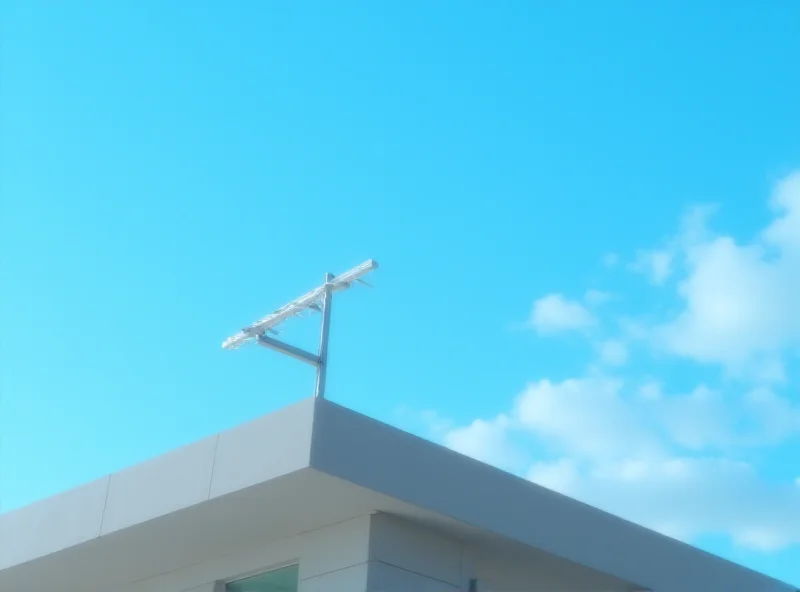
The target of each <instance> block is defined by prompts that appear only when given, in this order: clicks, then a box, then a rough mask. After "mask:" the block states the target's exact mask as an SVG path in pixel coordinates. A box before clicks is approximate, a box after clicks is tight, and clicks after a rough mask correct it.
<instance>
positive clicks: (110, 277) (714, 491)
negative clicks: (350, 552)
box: [0, 0, 800, 584]
mask: <svg viewBox="0 0 800 592" xmlns="http://www.w3.org/2000/svg"><path fill="white" fill-rule="evenodd" d="M431 4H432V3H429V2H411V1H407V2H402V3H394V4H391V5H390V4H388V3H380V6H378V4H375V3H368V2H336V3H324V2H317V3H314V2H307V3H302V4H301V3H259V2H251V3H247V2H240V3H236V4H235V6H223V4H221V3H208V2H192V3H189V2H174V3H162V2H143V1H138V2H122V1H120V2H114V3H108V2H90V1H82V2H73V3H69V6H67V4H66V3H61V4H57V3H49V2H36V1H26V2H22V1H20V0H11V1H10V2H5V3H4V4H3V8H2V11H3V12H2V22H3V27H4V30H3V33H2V34H3V39H4V42H3V56H2V59H3V71H2V82H3V93H2V97H1V98H0V107H1V109H0V117H1V118H2V130H3V131H2V146H1V147H0V149H1V150H2V154H1V156H2V163H3V172H2V186H1V187H0V190H1V191H2V193H1V194H0V199H1V200H2V201H1V202H0V205H1V206H2V217H0V225H1V227H0V230H1V232H0V241H2V242H0V249H2V253H3V260H2V268H1V269H2V283H3V286H4V287H5V289H4V290H3V293H2V299H3V305H2V307H0V319H1V321H2V344H1V347H2V359H3V364H2V373H1V374H0V381H1V382H0V387H1V388H2V391H1V395H2V399H1V402H0V405H1V406H0V410H1V412H0V429H2V449H1V450H0V504H1V507H2V508H3V509H4V510H8V509H11V508H15V507H19V506H21V505H24V504H26V503H29V502H31V501H34V500H36V499H39V498H42V497H45V496H48V495H51V494H53V493H55V492H57V491H59V490H62V489H64V488H68V487H72V486H75V485H78V484H80V483H82V482H84V481H87V480H90V479H93V478H96V477H98V476H100V475H103V474H105V473H108V472H111V471H114V470H117V469H120V468H121V467H124V466H126V465H129V464H131V463H134V462H137V461H140V460H143V459H146V458H148V457H150V456H153V455H156V454H159V453H162V452H165V451H166V450H168V449H170V448H173V447H175V446H178V445H181V444H184V443H187V442H190V441H192V440H195V439H197V438H200V437H202V436H204V435H207V434H210V433H213V432H216V431H219V430H221V429H224V428H228V427H230V426H233V425H235V424H237V423H239V422H242V421H244V420H247V419H249V418H252V417H255V416H258V415H260V414H263V413H266V412H268V411H270V410H274V409H276V408H279V407H281V406H283V405H285V404H288V403H290V402H292V401H294V400H297V399H299V398H302V397H305V396H308V395H310V394H311V392H312V388H313V373H311V372H309V371H308V369H307V368H306V367H304V366H302V365H300V364H297V363H295V362H294V361H292V360H286V359H283V358H282V357H280V356H277V355H272V354H270V353H268V352H264V351H255V350H254V349H252V348H245V349H243V350H240V351H237V352H235V353H231V352H224V351H222V350H221V349H220V343H221V341H222V340H223V339H224V338H225V337H226V336H227V335H228V334H229V333H231V332H234V331H235V330H237V329H238V328H239V327H241V326H242V325H244V324H246V323H248V322H250V321H253V320H255V319H257V318H259V317H260V316H262V315H263V314H265V313H266V312H269V310H271V309H272V308H274V307H276V306H278V305H281V304H283V303H284V302H285V301H286V300H289V299H291V298H294V297H295V296H298V295H300V294H301V293H303V292H304V291H305V290H307V289H309V288H311V287H313V286H315V285H316V284H318V283H319V281H320V280H321V279H322V277H323V275H324V273H325V272H326V271H331V272H334V273H337V272H341V271H344V270H346V269H348V268H349V267H351V266H352V265H355V264H357V263H360V262H361V261H363V260H364V259H366V258H369V257H373V258H375V259H377V260H378V261H379V262H380V264H381V269H380V271H379V272H378V274H377V275H376V277H375V278H374V283H375V284H376V286H377V289H376V290H367V289H363V290H353V291H351V292H350V293H348V294H346V295H343V296H342V297H339V298H337V300H336V302H335V309H334V319H333V323H334V324H333V336H332V342H331V364H332V366H331V370H330V375H329V384H328V388H329V391H328V393H329V396H330V398H331V399H333V400H335V401H336V402H338V403H341V404H344V405H347V406H349V407H351V408H353V409H356V410H358V411H361V412H364V413H367V414H369V415H371V416H374V417H377V418H379V419H382V420H384V421H388V422H390V423H393V424H395V425H398V426H401V427H404V428H406V429H409V430H413V431H416V432H417V433H420V434H422V435H424V436H426V437H429V438H432V439H434V440H437V441H440V442H442V443H444V444H446V445H449V446H451V447H453V448H455V449H457V450H461V451H463V452H465V453H468V454H471V455H473V456H476V457H478V458H482V459H484V460H487V461H489V462H493V463H495V464H498V465H499V466H502V467H504V468H507V469H509V470H512V471H515V472H517V473H519V474H520V475H522V476H525V477H529V478H531V479H533V480H535V481H537V482H539V483H543V484H545V485H547V486H550V487H553V488H555V489H558V490H561V491H564V492H566V493H569V494H571V495H574V496H576V497H579V498H580V499H584V500H585V501H588V502H589V503H593V504H595V505H599V506H601V507H604V508H606V509H609V510H611V511H614V512H618V513H621V514H622V515H624V516H626V517H628V518H630V519H633V520H636V521H639V522H641V523H644V524H646V525H648V526H651V527H653V528H657V529H659V530H661V531H663V532H666V533H668V534H671V535H673V536H677V537H680V538H683V539H686V540H689V541H691V542H693V543H695V544H698V545H700V546H702V547H703V548H705V549H708V550H710V551H712V552H715V553H719V554H721V555H723V556H725V557H729V558H731V559H734V560H736V561H740V562H743V563H745V564H746V565H748V566H751V567H753V568H755V569H759V570H763V571H765V572H767V573H769V574H771V575H774V576H777V577H780V578H783V579H785V580H788V581H792V582H794V583H795V584H798V583H800V567H798V566H800V482H798V481H796V480H797V479H798V478H800V463H798V461H797V459H798V454H800V393H798V388H797V378H798V370H799V369H800V368H799V367H798V364H797V352H798V345H800V314H798V312H797V307H796V305H795V304H794V302H795V297H800V282H799V281H798V280H797V278H798V277H800V177H798V176H795V175H796V174H797V173H796V172H795V171H798V170H800V118H799V117H798V108H797V106H798V105H800V83H798V78H797V76H796V75H795V74H794V70H793V68H794V67H795V65H796V63H797V58H798V57H799V56H800V37H798V36H797V34H796V31H797V29H796V23H797V22H799V21H798V19H800V8H798V5H797V4H796V3H792V2H786V1H784V2H781V1H773V2H763V3H751V2H729V1H728V2H721V1H706V2H688V1H673V2H649V3H637V2H623V1H615V2H603V3H589V2H560V3H543V2H540V3H533V2H504V3H496V2H495V3H488V2H485V3H468V4H459V6H458V7H456V5H455V4H453V3H444V2H442V3H433V6H432V5H431ZM315 330H316V325H315V323H314V322H313V321H308V320H306V321H297V322H295V323H293V324H291V325H287V333H286V335H285V337H286V338H287V339H292V340H294V341H295V342H296V343H298V344H301V345H304V344H309V345H311V344H313V342H314V339H315Z"/></svg>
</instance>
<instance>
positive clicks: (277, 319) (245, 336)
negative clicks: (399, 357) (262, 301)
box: [222, 259, 378, 398]
mask: <svg viewBox="0 0 800 592" xmlns="http://www.w3.org/2000/svg"><path fill="white" fill-rule="evenodd" d="M377 268H378V262H377V261H374V260H373V259H369V260H367V261H365V262H364V263H362V264H361V265H359V266H357V267H354V268H353V269H351V270H350V271H346V272H345V273H343V274H341V275H339V276H334V275H333V274H330V273H328V274H326V275H325V283H324V284H322V285H321V286H319V287H318V288H314V289H313V290H311V291H310V292H307V293H306V294H304V295H303V296H301V297H300V298H296V299H295V300H292V301H291V302H290V303H289V304H286V305H284V306H282V307H280V308H279V309H278V310H276V311H275V312H273V313H272V314H269V315H267V316H266V317H264V318H263V319H261V320H260V321H256V322H255V323H253V324H252V325H249V326H247V327H245V328H244V329H242V330H241V331H239V332H238V333H237V334H236V335H233V336H231V337H229V338H228V339H226V340H225V341H224V342H223V343H222V347H223V348H224V349H231V350H232V349H236V348H238V347H239V346H241V345H243V344H245V343H247V342H249V341H255V342H256V343H258V344H259V345H261V346H263V347H267V348H270V349H274V350H275V351H277V352H280V353H282V354H285V355H287V356H289V357H292V358H294V359H296V360H300V361H301V362H305V363H307V364H311V365H312V366H314V367H315V368H316V369H317V381H316V385H315V387H314V396H315V397H321V398H324V397H325V378H326V374H327V370H328V339H329V336H330V326H331V302H332V300H333V294H334V292H339V291H341V290H346V289H347V288H350V287H351V286H352V285H353V284H354V283H355V282H359V283H362V284H365V285H367V286H368V285H369V284H367V283H366V282H365V281H364V280H363V279H362V278H363V277H364V276H365V275H367V274H368V273H369V272H370V271H372V270H374V269H377ZM307 310H311V311H316V312H320V313H322V324H321V327H320V338H319V351H318V352H317V353H316V354H312V353H310V352H307V351H306V350H304V349H300V348H299V347H295V346H293V345H290V344H288V343H284V342H283V341H279V340H278V339H275V338H273V337H270V336H269V335H268V333H272V334H276V335H277V333H278V332H277V331H276V330H275V327H277V326H278V325H279V324H280V323H282V322H283V321H285V320H286V319H288V318H290V317H293V316H299V315H300V314H302V313H304V312H305V311H307Z"/></svg>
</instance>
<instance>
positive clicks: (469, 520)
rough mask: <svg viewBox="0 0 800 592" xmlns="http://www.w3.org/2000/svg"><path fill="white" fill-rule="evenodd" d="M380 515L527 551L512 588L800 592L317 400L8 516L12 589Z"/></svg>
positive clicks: (181, 561) (2, 569) (152, 567)
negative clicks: (550, 584) (543, 583)
mask: <svg viewBox="0 0 800 592" xmlns="http://www.w3.org/2000/svg"><path fill="white" fill-rule="evenodd" d="M374 512H384V513H388V514H393V515H396V516H400V517H403V518H406V519H409V520H412V521H414V522H417V523H420V524H424V525H428V526H430V527H432V528H435V529H436V530H438V531H441V532H445V533H448V534H451V535H454V536H456V537H458V538H460V539H462V540H467V541H470V542H471V543H472V544H474V545H476V546H477V547H480V548H483V549H486V551H487V552H489V553H492V554H494V555H495V556H497V557H499V558H502V557H511V556H514V557H524V558H525V561H524V562H523V563H524V565H526V566H527V567H526V569H525V570H523V571H524V573H522V572H520V573H516V572H515V571H514V570H512V569H504V570H499V571H502V573H497V574H496V575H495V577H496V579H497V580H498V581H501V580H502V581H503V582H506V584H505V585H507V586H509V589H511V588H510V587H513V586H515V585H519V584H515V582H523V581H524V582H530V581H531V580H530V578H534V577H535V578H546V579H547V581H556V580H557V581H559V582H562V584H563V586H564V588H563V589H564V590H571V591H579V590H586V591H587V592H588V591H590V590H599V589H607V590H632V589H637V588H639V589H650V590H655V591H657V592H672V591H674V592H678V591H680V592H701V591H702V592H708V591H709V590H712V591H714V590H737V591H753V592H784V591H785V592H789V591H793V590H794V588H793V587H791V586H789V585H788V584H785V583H782V582H779V581H777V580H774V579H772V578H769V577H767V576H764V575H762V574H759V573H756V572H754V571H751V570H748V569H746V568H744V567H742V566H739V565H736V564H734V563H731V562H728V561H725V560H723V559H721V558H719V557H716V556H714V555H710V554H708V553H705V552H703V551H701V550H698V549H696V548H694V547H692V546H690V545H687V544H684V543H682V542H679V541H676V540H673V539H671V538H668V537H666V536H663V535H660V534H658V533H655V532H652V531H650V530H647V529H645V528H643V527H641V526H638V525H635V524H632V523H630V522H627V521H625V520H622V519H621V518H618V517H616V516H612V515H610V514H608V513H605V512H602V511H600V510H598V509H596V508H593V507H590V506H588V505H585V504H583V503H581V502H578V501H576V500H573V499H570V498H568V497H565V496H563V495H560V494H558V493H555V492H553V491H550V490H548V489H546V488H543V487H541V486H538V485H536V484H534V483H531V482H529V481H526V480H524V479H521V478H518V477H516V476H514V475H511V474H508V473H505V472H503V471H500V470H498V469H496V468H493V467H491V466H488V465H486V464H483V463H480V462H478V461H475V460H473V459H471V458H468V457H465V456H463V455H460V454H458V453H456V452H453V451H451V450H449V449H447V448H444V447H442V446H439V445H436V444H433V443H431V442H428V441H426V440H423V439H420V438H418V437H416V436H413V435H410V434H407V433H405V432H403V431H401V430H398V429H396V428H393V427H390V426H388V425H385V424H382V423H380V422H378V421H375V420H373V419H370V418H368V417H365V416H363V415H360V414H358V413H355V412H353V411H351V410H349V409H346V408H344V407H341V406H339V405H336V404H334V403H332V402H330V401H327V400H324V399H320V398H314V399H306V400H303V401H301V402H299V403H296V404H294V405H292V406H290V407H286V408H284V409H282V410H280V411H277V412H275V413H271V414H269V415H265V416H263V417H261V418H259V419H256V420H254V421H252V422H249V423H246V424H244V425H241V426H238V427H236V428H233V429H231V430H228V431H225V432H221V433H219V434H217V435H215V436H212V437H209V438H206V439H203V440H200V441H198V442H195V443H193V444H190V445H188V446H185V447H183V448H179V449H176V450H173V451H171V452H168V453H167V454H164V455H162V456H159V457H157V458H154V459H152V460H150V461H147V462H144V463H141V464H139V465H135V466H133V467H130V468H127V469H125V470H122V471H120V472H118V473H114V474H112V475H110V476H107V477H104V478H102V479H99V480H97V481H94V482H91V483H88V484H86V485H84V486H82V487H79V488H76V489H73V490H69V491H66V492H64V493H61V494H59V495H56V496H54V497H51V498H48V499H46V500H43V501H41V502H38V503H35V504H32V505H30V506H27V507H24V508H21V509H19V510H16V511H13V512H10V513H7V514H2V515H0V589H2V590H22V589H26V590H59V591H64V592H70V591H72V590H75V591H76V592H77V591H80V592H100V591H107V590H111V589H114V590H123V589H129V588H126V587H131V586H134V584H136V583H137V582H143V581H146V580H147V579H148V578H153V577H155V576H158V575H159V574H163V573H165V572H168V571H170V570H173V569H176V568H178V567H181V566H186V565H191V564H194V563H198V562H201V561H204V560H206V559H208V558H212V557H218V556H222V555H224V554H228V553H231V552H233V551H234V550H236V549H239V548H241V547H242V546H246V545H256V544H262V543H264V542H265V541H267V539H275V538H278V537H288V536H293V535H295V534H297V533H301V532H305V531H308V530H311V529H314V528H319V527H322V526H324V525H329V524H334V523H336V522H339V521H342V520H346V519H348V518H352V517H355V516H360V515H363V514H369V513H374ZM132 558H135V560H132ZM130 589H134V588H132V587H131V588H130ZM517 589H519V588H517Z"/></svg>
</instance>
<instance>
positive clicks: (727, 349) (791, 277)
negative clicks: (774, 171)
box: [652, 173, 800, 382]
mask: <svg viewBox="0 0 800 592" xmlns="http://www.w3.org/2000/svg"><path fill="white" fill-rule="evenodd" d="M770 203H771V206H772V208H773V210H774V211H775V213H776V216H777V217H776V218H775V220H773V222H772V223H770V224H769V225H768V226H767V227H766V228H765V230H764V231H763V232H762V233H761V234H760V235H759V236H758V237H756V239H755V240H753V241H751V242H749V243H745V244H741V243H739V242H737V241H736V240H735V239H734V238H733V237H731V236H726V235H713V234H712V233H710V232H709V231H708V230H707V228H706V227H705V221H706V219H707V217H708V215H709V213H710V211H711V210H709V209H705V210H703V209H700V210H694V211H693V212H692V213H690V215H689V216H687V219H686V220H685V221H684V223H683V225H682V229H681V232H680V233H679V235H678V237H676V239H674V241H673V242H672V244H673V245H675V247H674V249H675V251H676V252H678V253H680V256H681V258H682V261H683V263H684V266H685V270H686V275H685V277H684V278H683V279H682V280H681V281H680V282H679V284H678V296H679V298H680V300H681V303H682V310H680V311H679V312H678V313H677V314H676V315H674V316H673V317H672V318H669V319H667V320H665V321H664V322H662V323H661V324H659V325H657V326H656V327H655V328H654V330H653V332H652V340H653V343H654V344H657V345H658V346H659V347H661V348H663V349H665V350H666V351H668V352H671V353H673V354H677V355H679V356H682V357H685V358H689V359H692V360H695V361H698V362H702V363H711V364H719V365H721V366H723V367H724V368H725V369H726V370H727V371H728V372H729V373H730V374H731V375H732V376H737V377H745V376H746V377H750V378H755V379H756V380H758V381H760V382H764V381H779V380H782V379H783V378H784V368H783V364H782V358H783V355H784V353H783V352H784V351H785V350H786V349H787V348H789V347H793V346H797V345H799V344H800V306H798V305H797V302H798V301H800V173H794V174H792V175H790V176H788V177H786V178H785V179H783V180H782V181H780V182H779V183H777V184H776V186H775V188H774V191H773V195H772V198H771V202H770Z"/></svg>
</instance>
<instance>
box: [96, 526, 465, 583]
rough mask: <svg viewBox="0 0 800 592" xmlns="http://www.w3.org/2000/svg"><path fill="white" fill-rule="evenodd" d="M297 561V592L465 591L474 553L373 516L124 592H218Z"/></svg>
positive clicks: (426, 532) (415, 528) (195, 567)
mask: <svg viewBox="0 0 800 592" xmlns="http://www.w3.org/2000/svg"><path fill="white" fill-rule="evenodd" d="M294 563H299V565H300V592H323V591H324V592H330V591H335V592H408V591H409V590H414V591H416V592H466V591H467V590H468V581H469V578H470V577H471V576H472V575H473V574H472V571H471V570H472V564H473V563H472V561H471V555H470V551H469V549H468V548H466V547H465V546H464V545H463V544H461V543H460V542H458V541H455V540H452V539H448V538H446V537H443V536H441V535H439V534H437V533H435V532H432V531H429V530H427V529H425V528H422V527H420V526H418V525H416V524H412V523H410V522H406V521H403V520H400V519H398V518H395V517H392V516H388V515H385V514H374V515H366V516H360V517H358V518H353V519H351V520H347V521H344V522H340V523H337V524H332V525H329V526H326V527H324V528H320V529H317V530H314V531H311V532H307V533H304V534H302V535H300V536H296V537H292V538H289V539H283V540H280V541H277V542H275V543H271V544H268V545H264V546H261V547H256V548H251V549H246V550H242V551H240V552H238V553H235V554H233V555H229V556H226V557H221V558H218V559H214V560H211V561H207V562H205V563H201V564H198V565H193V566H191V567H188V568H185V569H181V570H178V571H175V572H171V573H168V574H163V575H160V576H157V577H155V578H150V579H148V580H145V581H143V582H139V583H137V584H136V585H134V586H131V587H129V588H127V589H126V590H124V591H120V592H220V591H221V589H224V587H223V586H220V585H219V582H221V581H226V580H228V581H229V580H233V579H239V578H241V577H245V576H248V575H253V574H256V573H260V572H263V571H268V570H270V569H276V568H279V567H282V566H285V565H291V564H294ZM109 592H112V591H109ZM113 592H117V591H113Z"/></svg>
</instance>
